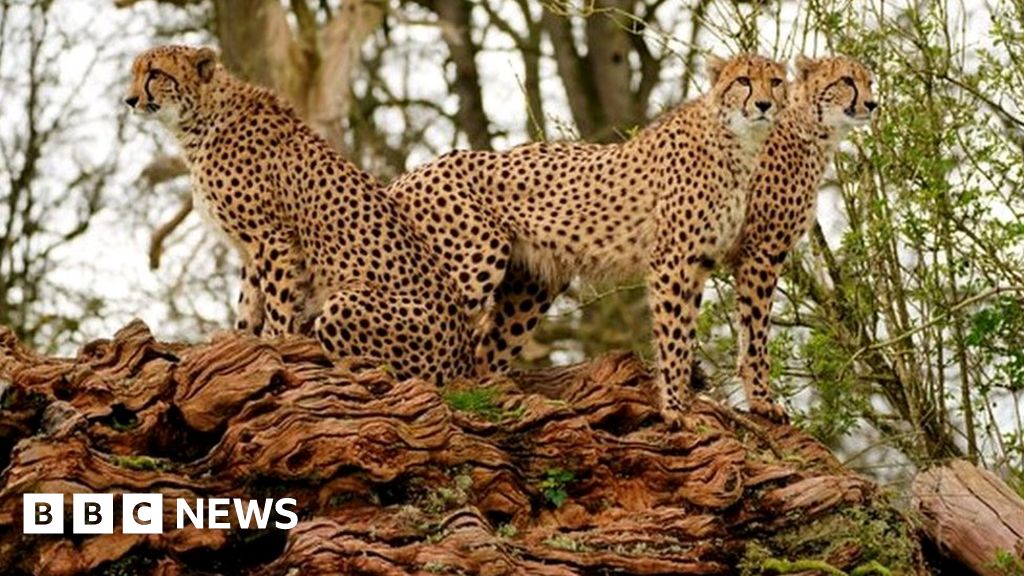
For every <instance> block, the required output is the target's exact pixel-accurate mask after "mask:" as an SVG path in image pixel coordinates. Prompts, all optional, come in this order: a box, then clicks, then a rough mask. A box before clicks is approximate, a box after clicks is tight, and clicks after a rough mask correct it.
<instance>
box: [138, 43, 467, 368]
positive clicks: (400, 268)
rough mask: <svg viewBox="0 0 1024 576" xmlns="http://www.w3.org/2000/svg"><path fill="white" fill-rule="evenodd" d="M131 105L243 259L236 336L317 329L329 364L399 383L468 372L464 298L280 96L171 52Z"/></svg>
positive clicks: (151, 57) (147, 60)
mask: <svg viewBox="0 0 1024 576" xmlns="http://www.w3.org/2000/svg"><path fill="white" fill-rule="evenodd" d="M125 102H126V103H127V104H128V105H129V106H130V107H131V108H133V109H134V110H135V112H136V113H139V114H144V115H148V116H154V117H156V118H158V119H159V120H161V121H162V122H163V124H165V125H166V126H167V127H168V128H169V129H170V131H171V132H172V133H173V134H174V135H175V136H176V137H177V139H178V141H179V143H180V144H181V147H182V150H183V152H184V155H185V158H186V160H187V162H188V165H189V167H190V168H191V172H192V186H193V195H194V198H195V206H196V207H197V209H198V210H199V211H200V212H201V213H202V214H204V215H205V217H206V218H207V219H208V220H210V221H211V222H212V223H213V224H214V225H215V227H216V228H217V229H219V230H220V231H221V232H223V233H224V235H226V236H227V239H228V240H229V242H230V243H231V245H232V246H234V248H235V249H236V250H237V251H238V253H239V255H240V256H241V259H242V262H243V265H242V270H243V272H242V278H243V282H242V296H241V299H240V303H239V314H238V322H237V327H238V328H239V329H242V330H250V331H252V332H253V333H255V334H257V335H263V336H275V335H279V334H285V333H297V332H308V331H309V330H311V329H312V330H313V331H314V333H315V335H316V337H317V338H318V339H319V340H320V342H321V343H322V344H323V346H324V347H325V349H326V350H327V351H328V352H330V353H332V354H334V355H342V356H343V355H365V356H370V357H373V358H377V359H379V360H382V361H386V362H388V363H389V364H390V365H391V366H392V367H393V368H394V370H395V372H396V373H397V375H398V376H400V377H408V376H419V377H423V378H426V379H428V380H430V381H433V382H436V383H441V382H442V381H444V380H446V379H449V378H453V377H455V376H459V375H463V374H466V373H468V372H470V371H471V370H472V350H471V338H472V335H471V326H470V323H469V319H468V318H467V317H466V316H465V307H464V305H463V303H462V295H461V294H460V293H459V292H458V290H457V289H456V287H455V286H454V283H453V281H452V279H451V278H450V277H449V276H448V275H447V274H446V273H445V271H444V270H443V269H442V268H441V267H440V265H439V263H438V260H437V258H436V257H435V256H434V254H432V253H431V251H430V249H429V248H428V247H427V246H426V245H425V244H424V243H423V241H422V239H421V237H420V236H419V235H418V234H417V232H416V230H415V229H414V228H413V227H412V226H410V224H409V222H408V221H407V220H406V219H405V217H404V216H403V214H402V213H401V212H400V211H399V210H398V209H397V207H396V206H395V204H394V202H393V201H392V200H391V199H390V197H389V196H387V195H386V194H385V193H384V191H383V187H382V185H381V184H380V183H379V182H378V181H377V180H376V179H374V178H373V177H372V176H370V175H368V174H366V173H364V172H362V171H360V170H358V169H357V168H356V167H355V166H353V165H352V164H351V163H349V162H347V161H346V160H345V159H344V158H342V157H341V156H340V155H338V154H337V153H336V152H335V151H334V150H332V149H331V147H330V146H329V145H328V144H327V143H326V142H325V141H324V140H323V139H321V138H320V137H319V136H317V135H316V134H314V132H313V131H312V130H311V129H310V128H309V127H308V126H306V125H305V124H303V123H302V122H301V121H300V120H299V118H298V117H297V116H296V115H295V113H294V112H293V111H292V110H291V109H290V108H289V107H288V106H287V105H286V104H284V103H283V102H282V101H281V100H279V99H278V98H277V97H276V96H275V95H274V94H273V93H271V92H270V91H269V90H266V89H263V88H260V87H257V86H253V85H250V84H247V83H245V82H243V81H241V80H240V79H238V78H235V77H234V76H232V75H231V74H230V73H228V71H227V70H225V68H224V67H223V66H222V65H221V64H220V63H219V62H218V58H217V55H216V53H215V52H214V51H213V50H211V49H209V48H192V47H186V46H164V47H158V48H154V49H151V50H149V51H147V52H144V53H143V54H141V55H140V56H138V57H137V58H136V59H135V62H134V64H133V67H132V83H131V90H130V92H129V94H128V96H127V98H125Z"/></svg>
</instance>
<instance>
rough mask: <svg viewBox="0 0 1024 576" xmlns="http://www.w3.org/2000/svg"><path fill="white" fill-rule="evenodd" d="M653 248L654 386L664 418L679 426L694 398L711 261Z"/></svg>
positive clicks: (651, 291)
mask: <svg viewBox="0 0 1024 576" xmlns="http://www.w3.org/2000/svg"><path fill="white" fill-rule="evenodd" d="M658 244H659V246H658V247H656V249H655V257H654V259H653V261H652V265H651V279H650V283H649V287H650V294H649V295H648V299H649V301H650V305H651V316H652V321H653V325H654V339H655V343H656V344H657V349H658V380H657V383H658V388H659V399H660V409H661V414H662V417H663V418H664V419H665V421H666V422H668V423H669V424H670V425H673V426H676V425H679V424H680V422H681V419H682V416H683V413H684V412H685V411H686V409H687V407H688V405H689V403H690V401H691V397H692V391H691V389H690V377H691V375H692V373H693V356H694V349H695V346H696V341H697V314H698V312H699V311H700V304H701V299H702V297H703V291H704V283H705V282H706V281H707V279H708V276H710V274H711V270H712V269H713V268H714V261H713V260H711V259H710V258H706V257H703V258H702V257H699V256H696V255H694V254H689V255H685V256H684V255H682V254H680V253H679V252H678V251H676V250H673V249H667V250H666V249H664V248H662V247H661V245H660V244H661V243H660V242H658Z"/></svg>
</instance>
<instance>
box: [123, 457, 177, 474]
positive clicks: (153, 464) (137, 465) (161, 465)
mask: <svg viewBox="0 0 1024 576" xmlns="http://www.w3.org/2000/svg"><path fill="white" fill-rule="evenodd" d="M111 460H112V461H113V462H114V464H115V465H117V466H119V467H121V468H128V469H129V470H159V471H163V470H169V469H170V468H171V464H170V463H169V462H167V461H165V460H160V459H158V458H153V457H151V456H114V457H113V458H111Z"/></svg>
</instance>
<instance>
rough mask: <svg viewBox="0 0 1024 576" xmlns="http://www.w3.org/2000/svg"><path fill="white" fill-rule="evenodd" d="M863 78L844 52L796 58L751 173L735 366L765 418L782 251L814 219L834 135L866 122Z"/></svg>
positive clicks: (871, 104)
mask: <svg viewBox="0 0 1024 576" xmlns="http://www.w3.org/2000/svg"><path fill="white" fill-rule="evenodd" d="M871 84H872V74H871V72H870V70H868V69H867V68H866V67H865V66H864V65H863V64H861V63H859V62H857V61H856V60H853V59H851V58H848V57H844V56H838V57H831V58H822V59H819V60H807V59H802V58H801V59H798V60H797V80H796V82H795V84H794V88H793V94H792V100H791V102H790V104H789V106H788V107H787V108H786V109H785V110H783V111H782V112H781V113H780V114H779V116H778V120H777V123H776V127H775V128H774V129H773V130H772V132H771V134H770V135H769V136H768V139H767V140H766V141H765V143H764V146H763V148H762V151H761V154H760V156H759V158H758V161H757V167H756V168H755V170H754V174H753V176H752V177H751V184H750V198H751V203H750V208H749V214H748V216H747V221H746V223H745V224H744V229H743V233H742V241H741V247H740V250H739V252H738V253H737V256H736V261H735V262H734V263H733V274H734V280H735V287H736V302H737V307H736V308H737V310H736V313H737V317H738V323H739V326H740V329H739V346H738V350H739V354H738V360H737V365H738V373H739V375H740V379H741V380H742V381H743V385H744V389H745V392H746V396H747V402H748V404H749V405H750V408H751V410H752V411H753V412H756V413H760V414H762V415H764V416H767V417H770V418H773V419H778V420H782V419H785V414H784V412H783V410H782V408H781V407H780V406H778V405H777V404H776V403H775V402H773V401H772V398H771V395H770V394H769V388H768V379H769V375H770V365H769V359H768V353H767V347H768V332H769V316H770V315H771V308H772V295H773V294H774V292H775V287H776V284H777V283H778V279H779V274H780V273H781V269H782V265H783V263H784V262H785V260H786V255H787V254H788V253H789V252H790V251H791V250H792V249H793V246H794V245H795V244H796V241H797V240H798V239H799V238H800V237H801V236H802V235H803V234H804V232H806V231H807V229H808V228H809V227H810V226H811V224H812V223H813V221H814V218H815V204H816V200H817V194H818V187H819V186H820V184H821V180H822V177H823V176H824V173H825V169H826V167H827V166H828V163H829V161H830V159H831V158H832V156H833V154H834V152H835V149H836V147H837V146H838V143H839V141H840V140H842V138H843V137H844V136H845V135H846V134H847V132H848V131H849V130H850V129H851V128H853V127H856V126H860V125H863V124H866V123H868V122H869V121H870V120H871V116H872V114H873V113H874V111H875V109H876V108H877V106H878V104H877V102H876V101H875V99H874V96H873V94H872V85H871Z"/></svg>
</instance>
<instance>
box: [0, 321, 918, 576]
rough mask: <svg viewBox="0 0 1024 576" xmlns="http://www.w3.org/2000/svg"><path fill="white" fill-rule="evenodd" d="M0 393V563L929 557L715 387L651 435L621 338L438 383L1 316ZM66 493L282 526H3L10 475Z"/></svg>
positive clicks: (488, 567)
mask: <svg viewBox="0 0 1024 576" xmlns="http://www.w3.org/2000/svg"><path fill="white" fill-rule="evenodd" d="M0 388H2V398H0V400H2V405H3V407H4V409H3V411H2V412H0V459H2V461H0V465H3V466H5V469H4V472H3V475H2V477H0V573H3V574H20V573H33V574H54V575H57V574H83V573H88V572H91V571H92V572H96V573H104V571H105V573H109V574H115V573H116V574H151V573H157V574H186V573H196V570H202V571H209V572H216V573H221V574H260V575H267V576H270V575H285V574H321V573H331V574H374V575H390V574H406V573H411V574H437V573H440V574H493V575H500V574H536V575H574V574H575V575H584V574H588V575H589V574H612V573H614V574H734V573H738V572H742V573H745V574H759V573H773V572H770V571H768V572H766V571H764V570H763V568H764V567H765V566H769V565H771V564H772V563H773V562H775V563H777V562H778V561H779V560H787V561H788V560H803V559H813V560H818V561H822V562H828V563H829V564H830V565H832V566H835V567H836V568H839V569H843V570H846V569H853V568H855V567H858V566H861V567H863V566H864V565H867V564H869V563H870V562H872V561H877V562H880V563H881V564H884V565H886V566H889V567H890V568H892V569H893V570H894V571H895V572H894V573H904V574H912V573H925V569H924V568H923V563H922V561H921V554H920V550H919V547H918V545H917V542H916V541H915V540H914V538H913V537H912V531H911V530H910V529H909V528H908V525H907V523H906V521H905V520H904V519H903V518H902V517H901V516H900V515H899V514H898V513H896V512H894V511H893V510H892V509H891V508H890V507H889V506H888V504H887V503H886V499H885V498H884V497H883V496H882V495H880V494H879V491H878V489H877V488H876V487H875V486H874V485H873V484H872V483H871V482H869V481H868V480H866V479H864V478H861V477H859V476H856V475H854V474H852V473H850V472H849V471H847V470H845V469H844V468H843V467H842V466H840V465H839V463H838V462H836V460H835V459H834V458H833V457H832V456H831V455H830V453H829V452H828V451H827V450H826V449H825V448H824V447H822V446H821V445H820V444H818V443H817V442H815V441H814V440H812V439H810V438H809V437H807V436H806V435H804V434H803V433H801V432H800V431H799V430H797V429H795V428H792V427H789V426H772V425H771V424H769V423H768V422H766V421H763V420H759V419H757V418H756V417H753V416H749V417H746V418H738V419H737V418H735V417H731V416H730V415H731V414H732V413H731V412H729V411H723V409H722V408H721V407H718V406H715V405H712V404H710V403H698V404H697V405H696V406H695V407H694V409H693V411H692V413H691V414H690V415H689V418H688V426H689V428H688V431H680V432H672V431H669V430H667V429H666V428H665V427H664V426H663V425H662V423H661V422H660V420H659V419H658V417H657V412H656V410H655V409H654V408H653V406H652V404H651V401H652V398H654V390H653V387H652V382H651V379H650V378H649V376H648V374H647V372H646V371H645V369H644V367H643V365H642V364H641V363H640V362H639V361H638V360H637V359H636V358H635V357H633V356H631V355H628V354H610V355H607V356H604V357H602V358H599V359H597V360H595V361H593V362H592V363H589V364H584V365H579V366H573V367H567V368H559V369H551V370H547V371H541V372H533V373H529V374H521V375H518V376H516V377H515V378H514V379H498V380H493V381H488V382H472V381H460V382H453V383H451V384H449V385H448V386H446V387H445V388H444V389H442V390H438V389H437V388H436V387H435V386H433V385H431V384H428V383H425V382H422V381H417V380H409V381H405V382H396V381H395V380H394V379H393V378H392V377H391V376H390V375H389V374H388V373H387V372H386V371H385V370H382V369H377V368H375V367H373V366H367V365H365V364H361V363H360V361H359V360H358V359H354V360H352V361H350V362H348V363H345V364H344V365H341V366H334V365H332V364H331V362H329V361H328V360H327V359H326V358H325V357H324V356H323V354H321V352H320V349H319V347H318V345H317V344H316V343H315V342H314V341H311V340H304V339H289V340H287V341H283V342H273V343H268V342H264V341H260V340H257V339H255V338H251V337H246V336H243V335H240V334H237V333H222V334H218V335H216V336H214V338H213V340H212V341H211V342H209V343H206V344H200V345H195V346H186V345H181V344H166V343H161V342H158V341H156V340H154V339H153V337H152V336H151V334H150V332H149V330H148V329H147V328H146V327H145V326H144V325H143V324H142V323H140V322H134V323H132V324H130V325H129V326H127V327H125V328H124V329H122V330H121V331H120V332H119V333H118V334H117V335H116V336H115V337H114V338H113V339H111V340H109V341H108V340H102V341H97V342H93V343H91V344H89V345H87V346H85V347H84V348H83V349H82V351H81V352H80V353H79V355H78V356H77V357H76V358H73V359H57V358H47V357H44V356H40V355H38V354H35V353H34V352H32V351H30V350H27V349H25V348H24V347H22V346H20V345H19V344H18V343H17V342H16V341H15V340H14V338H13V337H12V335H11V334H10V332H9V331H8V332H5V331H4V330H3V329H2V328H0ZM738 422H746V423H747V425H748V424H749V423H754V424H756V425H757V426H764V427H765V428H764V429H763V430H761V431H759V432H758V433H754V432H755V431H753V430H750V429H748V428H747V427H744V426H746V425H744V426H740V427H737V423H738ZM766 441H768V442H770V443H771V444H772V445H774V447H775V450H776V451H777V452H778V453H780V454H781V456H782V457H781V458H780V457H777V456H776V455H775V454H774V453H773V452H772V451H771V450H769V449H768V448H767V446H766ZM80 491H90V492H115V493H118V492H161V493H163V494H164V495H165V496H166V497H167V498H174V497H185V498H197V497H206V498H209V497H216V496H230V497H240V498H268V497H274V498H279V497H285V496H289V497H294V498H296V499H297V500H298V503H299V509H300V518H301V521H300V523H299V525H298V526H297V527H296V528H294V529H292V530H290V531H287V532H283V531H277V530H265V531H244V530H230V531H214V530H206V531H200V530H196V529H194V528H189V529H185V530H176V529H174V522H175V518H174V508H173V506H172V505H170V503H168V505H167V506H165V526H166V527H167V528H168V530H167V531H166V532H165V533H164V534H161V535H150V536H143V535H124V534H114V535H98V536H91V537H81V536H79V537H52V536H39V537H28V536H23V535H21V526H20V523H21V494H22V493H24V492H62V493H66V494H69V493H74V492H80ZM69 503H70V502H69ZM204 573H205V572H204Z"/></svg>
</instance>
